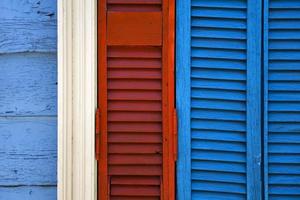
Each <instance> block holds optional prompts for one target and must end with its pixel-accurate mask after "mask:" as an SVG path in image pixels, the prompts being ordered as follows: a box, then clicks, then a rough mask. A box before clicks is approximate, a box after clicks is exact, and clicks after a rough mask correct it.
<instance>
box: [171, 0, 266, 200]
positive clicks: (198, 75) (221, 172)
mask: <svg viewBox="0 0 300 200" xmlns="http://www.w3.org/2000/svg"><path fill="white" fill-rule="evenodd" d="M178 3H179V4H180V6H178V4H177V8H178V11H177V12H178V13H177V49H176V50H177V77H176V78H177V109H178V110H179V162H178V169H179V170H178V171H177V174H178V182H179V183H178V187H181V188H178V199H180V200H185V199H226V200H227V199H251V200H252V199H257V200H259V199H261V196H262V195H261V176H260V175H261V174H260V171H261V169H260V162H261V160H260V159H261V158H260V157H261V156H260V153H261V145H260V143H261V110H260V109H261V108H260V106H261V84H260V80H261V71H260V68H261V62H260V59H261V36H262V35H261V26H262V25H261V14H262V11H261V9H262V7H261V6H262V2H261V0H255V1H244V0H229V1H218V0H210V1H202V0H193V1H178ZM187 7H188V8H187ZM189 10H190V11H191V12H189ZM186 14H188V16H186ZM188 166H189V167H190V169H188ZM182 169H183V170H182ZM186 174H188V175H186ZM187 182H189V183H187Z"/></svg>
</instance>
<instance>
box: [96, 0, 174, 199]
mask: <svg viewBox="0 0 300 200" xmlns="http://www.w3.org/2000/svg"><path fill="white" fill-rule="evenodd" d="M98 4H99V6H98V13H99V17H98V38H99V40H98V82H99V83H98V102H99V110H100V111H99V114H100V116H101V117H100V120H99V122H98V123H99V124H97V127H99V129H100V131H99V137H98V138H99V141H97V142H99V143H98V144H97V145H96V146H97V147H99V148H98V150H99V152H98V153H99V155H98V161H99V162H98V180H99V181H98V183H99V184H98V199H101V200H106V199H111V200H114V199H121V200H123V199H124V200H125V199H130V200H134V199H145V200H147V199H165V200H166V199H174V198H175V197H174V196H175V195H174V179H175V178H174V177H175V172H174V162H175V159H176V158H175V157H176V152H175V150H176V143H175V142H176V135H174V133H175V125H176V123H174V119H175V118H174V114H175V113H174V67H173V64H174V63H173V57H174V55H173V54H174V0H99V2H98Z"/></svg>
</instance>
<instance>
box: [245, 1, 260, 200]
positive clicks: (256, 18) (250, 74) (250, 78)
mask: <svg viewBox="0 0 300 200" xmlns="http://www.w3.org/2000/svg"><path fill="white" fill-rule="evenodd" d="M261 5H262V1H261V0H255V2H252V1H251V2H250V1H249V2H248V22H247V23H248V29H247V38H248V40H247V50H248V51H247V172H248V173H247V199H248V200H252V199H257V200H260V199H261V198H262V195H261V192H262V189H261V185H262V180H261V163H262V161H261V159H262V155H261V152H262V149H261V147H262V145H261V143H262V141H261V134H262V133H261V128H262V124H261V123H262V119H261V111H262V106H261V103H262V102H261V93H262V91H261V55H262V54H261V37H262V32H261V28H262V24H261V15H262V6H261Z"/></svg>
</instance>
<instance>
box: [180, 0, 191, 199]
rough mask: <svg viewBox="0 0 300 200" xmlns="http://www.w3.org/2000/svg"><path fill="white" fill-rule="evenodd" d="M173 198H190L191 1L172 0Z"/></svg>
mask: <svg viewBox="0 0 300 200" xmlns="http://www.w3.org/2000/svg"><path fill="white" fill-rule="evenodd" d="M176 3H177V6H176V9H177V11H176V15H177V16H176V25H177V26H176V34H177V37H176V109H177V114H178V160H177V189H176V191H177V199H178V200H190V199H191V198H192V197H191V135H190V130H191V121H190V118H191V109H190V108H191V89H190V87H191V78H190V74H191V68H190V65H191V59H190V56H191V38H190V37H187V36H189V35H190V34H191V2H190V1H181V0H177V1H176Z"/></svg>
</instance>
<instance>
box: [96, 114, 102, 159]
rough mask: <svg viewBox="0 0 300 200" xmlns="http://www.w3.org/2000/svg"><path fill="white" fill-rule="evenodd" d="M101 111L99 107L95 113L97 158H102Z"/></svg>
mask: <svg viewBox="0 0 300 200" xmlns="http://www.w3.org/2000/svg"><path fill="white" fill-rule="evenodd" d="M100 119H101V112H100V109H99V108H97V110H96V115H95V123H96V124H95V155H96V160H99V159H100V132H101V126H100V123H101V120H100Z"/></svg>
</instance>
